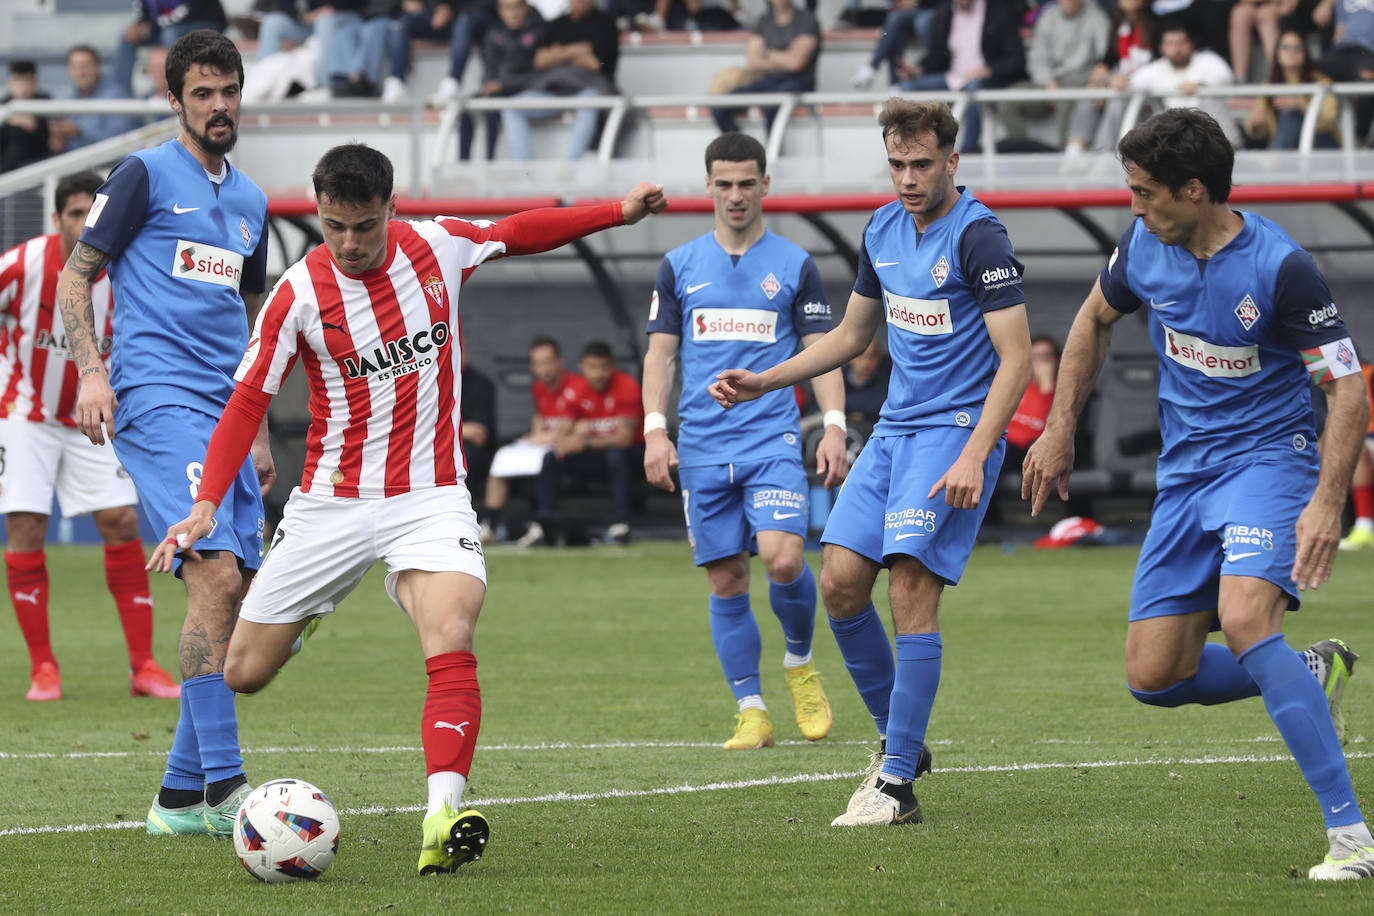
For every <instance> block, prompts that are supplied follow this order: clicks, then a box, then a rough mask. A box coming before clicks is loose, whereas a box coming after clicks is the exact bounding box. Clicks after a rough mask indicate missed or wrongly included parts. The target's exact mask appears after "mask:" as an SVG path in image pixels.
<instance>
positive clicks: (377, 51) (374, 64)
mask: <svg viewBox="0 0 1374 916" xmlns="http://www.w3.org/2000/svg"><path fill="white" fill-rule="evenodd" d="M399 11H400V4H399V3H398V2H397V0H364V2H363V9H362V18H361V20H359V22H358V23H357V25H356V27H352V26H346V27H345V28H344V30H343V31H342V32H341V33H339V35H338V36H337V38H338V40H339V41H340V43H341V44H340V47H339V49H338V52H337V53H338V55H339V60H341V61H344V68H343V69H342V70H341V71H339V72H335V73H333V74H331V75H330V80H331V82H330V86H329V89H330V92H331V94H332V95H333V96H334V97H335V98H376V97H377V96H379V95H381V91H382V90H381V81H382V64H383V63H384V62H385V60H386V50H387V39H388V38H389V37H390V35H391V24H392V23H393V22H395V21H396V16H397V14H398V13H399Z"/></svg>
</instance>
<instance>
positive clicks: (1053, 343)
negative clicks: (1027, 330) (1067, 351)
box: [1030, 334, 1064, 360]
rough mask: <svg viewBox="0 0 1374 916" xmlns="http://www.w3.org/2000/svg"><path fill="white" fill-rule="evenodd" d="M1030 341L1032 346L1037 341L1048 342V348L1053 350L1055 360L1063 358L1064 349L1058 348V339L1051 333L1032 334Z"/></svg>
mask: <svg viewBox="0 0 1374 916" xmlns="http://www.w3.org/2000/svg"><path fill="white" fill-rule="evenodd" d="M1030 342H1031V346H1032V347H1033V346H1035V345H1036V344H1038V343H1043V344H1049V345H1050V348H1051V349H1053V350H1054V358H1055V359H1056V360H1060V359H1063V358H1064V351H1063V350H1062V349H1061V348H1060V346H1059V341H1058V340H1056V339H1055V338H1054V335H1052V334H1032V335H1031V341H1030Z"/></svg>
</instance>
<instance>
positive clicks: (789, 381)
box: [707, 293, 882, 408]
mask: <svg viewBox="0 0 1374 916" xmlns="http://www.w3.org/2000/svg"><path fill="white" fill-rule="evenodd" d="M881 316H882V303H881V302H879V301H878V300H877V299H870V298H869V297H867V296H860V295H859V294H858V293H850V294H849V304H848V305H847V306H846V307H845V311H844V319H843V320H842V321H841V322H840V323H839V325H837V326H836V327H835V329H834V330H833V331H830V332H829V333H827V334H825V335H824V336H822V337H821V338H820V339H819V340H817V341H816V342H815V343H814V344H813V345H811V346H809V347H807V348H806V349H804V350H802V351H801V352H800V353H798V354H797V355H796V356H793V357H792V358H791V359H788V360H784V361H783V362H781V363H778V364H777V365H776V366H774V367H773V368H771V369H765V370H764V371H763V372H750V371H749V370H747V369H725V370H723V371H721V373H720V374H719V375H717V376H716V380H715V381H714V382H712V383H711V384H710V385H709V386H708V388H707V390H708V391H709V392H710V393H711V397H713V398H715V399H716V403H717V404H719V405H720V406H721V407H726V408H729V407H732V406H734V405H735V404H738V403H739V402H741V401H752V400H754V399H755V398H757V397H760V396H762V395H765V394H767V393H768V392H770V391H776V390H777V389H779V388H786V387H787V386H788V385H795V384H796V383H797V382H800V381H801V380H802V379H808V378H815V377H816V376H818V375H821V374H823V373H826V372H829V371H831V370H832V369H838V368H839V367H840V366H843V365H844V364H845V363H847V362H849V361H850V360H851V359H853V358H854V357H856V356H858V355H859V354H860V353H862V352H863V351H864V348H865V347H867V346H868V342H869V341H870V340H872V339H873V333H874V331H876V330H877V328H878V321H879V319H880V318H881Z"/></svg>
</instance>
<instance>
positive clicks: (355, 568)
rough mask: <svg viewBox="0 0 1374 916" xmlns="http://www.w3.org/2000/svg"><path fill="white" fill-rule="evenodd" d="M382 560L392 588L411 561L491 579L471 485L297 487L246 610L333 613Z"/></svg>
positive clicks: (276, 614) (267, 614)
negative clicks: (340, 490)
mask: <svg viewBox="0 0 1374 916" xmlns="http://www.w3.org/2000/svg"><path fill="white" fill-rule="evenodd" d="M378 560H385V561H386V568H387V576H386V593H387V595H389V596H390V597H391V600H392V601H395V602H396V606H397V607H400V601H398V600H397V598H396V580H397V579H398V578H400V575H401V573H402V572H404V571H405V570H407V569H416V570H424V571H426V572H460V573H466V574H468V575H469V576H472V577H473V578H474V579H477V580H478V581H480V582H481V583H482V584H483V586H485V585H486V581H487V567H486V561H485V559H484V558H483V556H482V538H481V533H480V530H479V528H478V526H477V514H476V513H475V512H473V510H472V499H471V497H470V496H469V495H468V491H467V488H466V487H463V486H451V487H431V488H428V489H424V490H414V491H412V492H410V493H402V494H401V495H399V496H389V497H387V498H385V499H350V498H345V497H339V496H317V495H315V494H313V493H302V492H301V490H300V488H299V487H297V488H296V489H295V490H293V491H292V492H291V498H290V499H289V500H287V503H286V512H285V514H284V515H283V516H282V520H281V524H280V525H278V526H277V530H276V533H275V535H274V536H273V538H272V547H271V549H270V550H269V551H268V552H267V559H266V560H264V561H263V564H262V568H261V569H259V570H258V574H257V576H256V577H255V578H254V579H253V584H252V587H251V588H249V590H248V596H247V597H246V598H244V599H243V609H242V610H240V611H239V617H241V618H242V619H244V620H248V621H251V622H253V623H295V622H297V621H300V620H305V619H306V618H307V617H313V616H316V615H319V614H332V613H333V612H334V608H335V607H337V606H338V604H339V602H340V601H342V600H343V599H344V598H345V597H347V595H348V593H349V592H351V591H353V589H354V588H356V587H357V585H358V583H359V582H360V581H362V578H363V576H364V575H366V574H367V571H368V570H369V569H371V568H372V565H373V564H374V563H376V562H377V561H378Z"/></svg>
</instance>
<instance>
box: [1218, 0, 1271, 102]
mask: <svg viewBox="0 0 1374 916" xmlns="http://www.w3.org/2000/svg"><path fill="white" fill-rule="evenodd" d="M1282 12H1283V11H1282V10H1281V9H1280V6H1279V0H1235V6H1233V7H1231V32H1230V39H1231V40H1230V48H1231V70H1232V72H1233V73H1235V75H1236V82H1238V83H1248V82H1250V56H1251V48H1252V46H1253V44H1254V37H1255V33H1256V32H1258V33H1259V37H1260V46H1261V47H1262V48H1263V49H1264V60H1265V62H1266V65H1271V64H1272V63H1273V61H1274V50H1275V49H1276V48H1277V47H1278V44H1279V18H1280V16H1281V15H1282Z"/></svg>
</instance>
